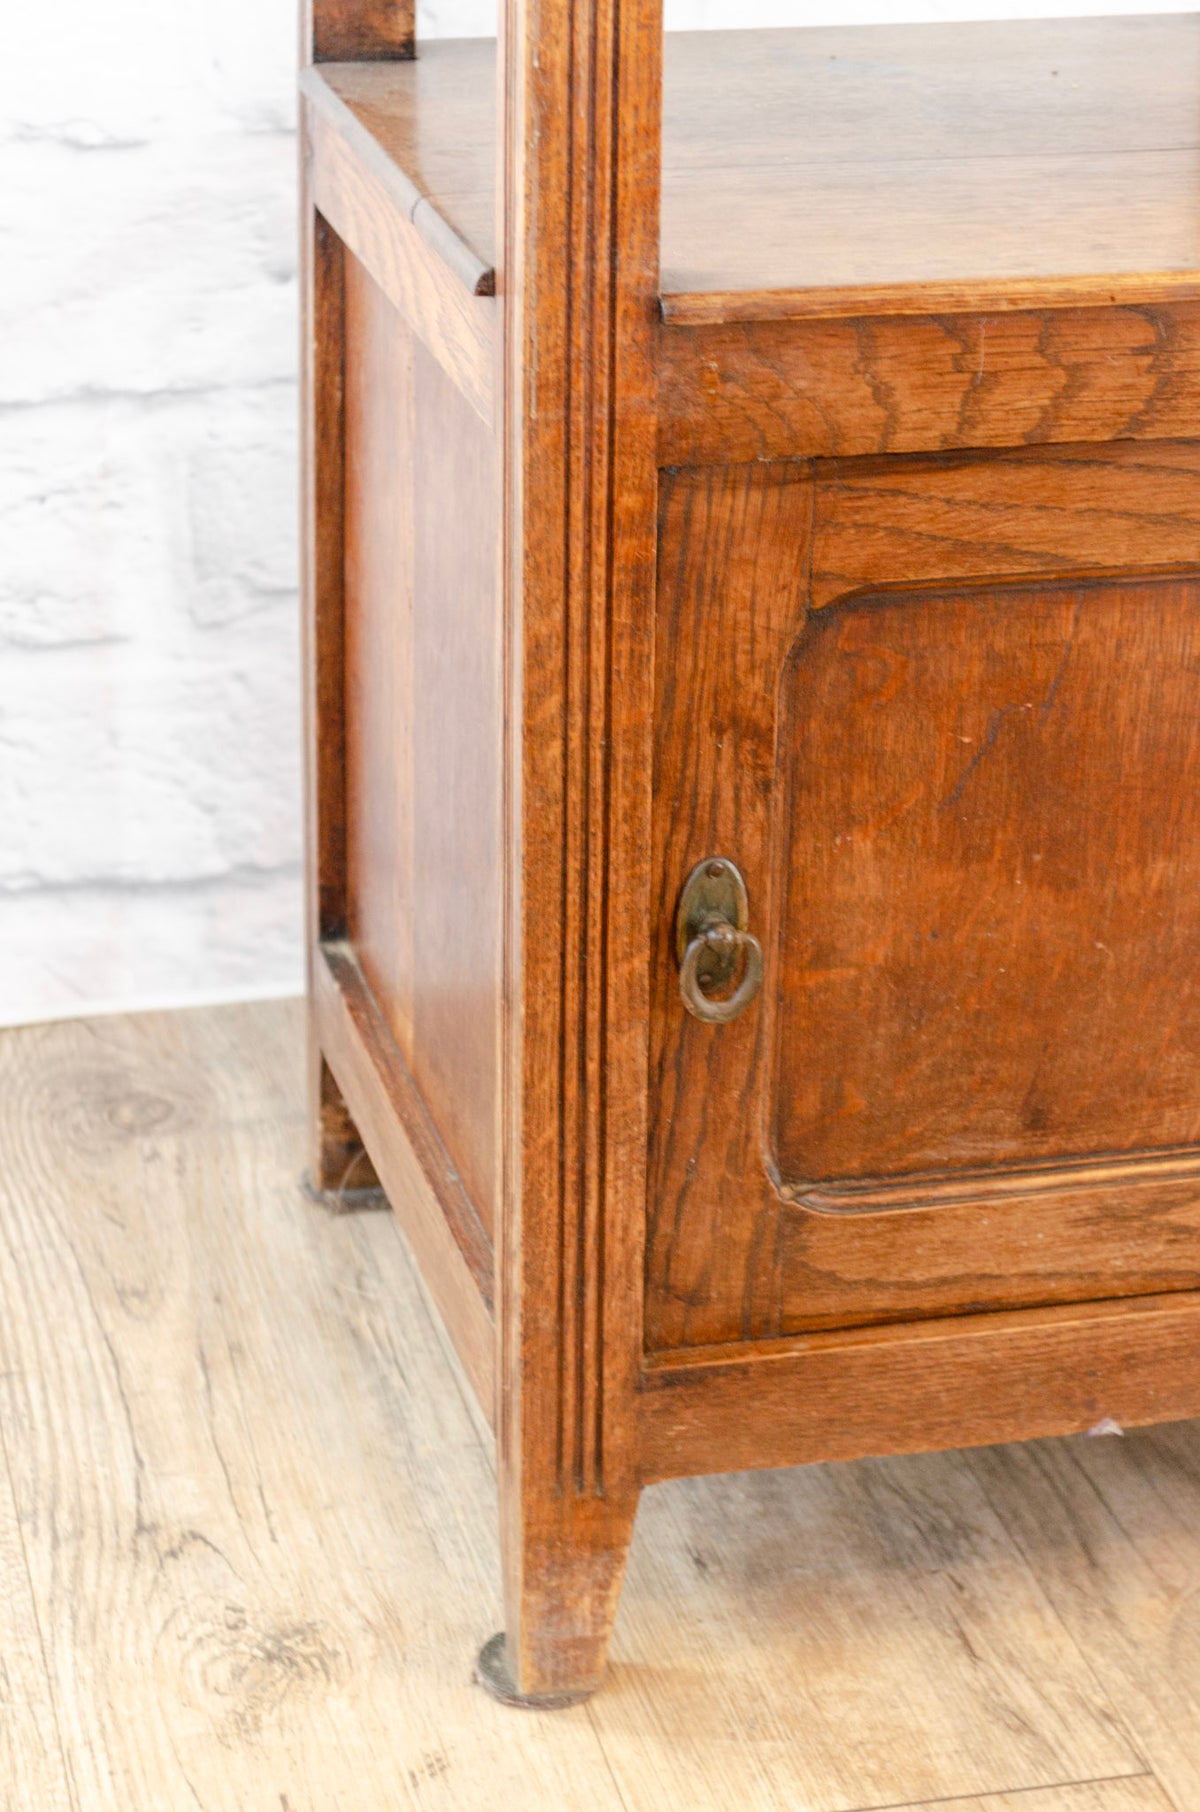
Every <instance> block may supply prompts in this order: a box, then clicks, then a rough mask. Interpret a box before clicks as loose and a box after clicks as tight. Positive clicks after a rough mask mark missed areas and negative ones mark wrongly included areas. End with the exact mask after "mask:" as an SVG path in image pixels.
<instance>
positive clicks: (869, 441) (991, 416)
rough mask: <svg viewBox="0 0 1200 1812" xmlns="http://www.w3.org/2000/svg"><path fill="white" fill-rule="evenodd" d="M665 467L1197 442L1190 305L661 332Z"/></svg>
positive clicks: (1198, 338) (973, 311) (1198, 333)
mask: <svg viewBox="0 0 1200 1812" xmlns="http://www.w3.org/2000/svg"><path fill="white" fill-rule="evenodd" d="M658 366H659V427H658V444H659V457H660V459H661V461H662V463H663V464H664V465H706V464H710V463H711V464H719V463H720V462H722V461H725V460H728V461H729V462H730V463H737V462H740V461H745V460H750V459H772V458H777V459H784V458H797V457H801V456H811V457H817V458H820V457H837V456H843V455H844V456H850V455H860V454H871V453H924V452H938V451H940V450H942V449H943V448H955V447H1017V446H1032V445H1037V444H1038V443H1041V442H1070V441H1104V440H1154V439H1169V438H1181V439H1183V438H1188V437H1195V436H1196V435H1200V400H1198V399H1200V306H1197V305H1196V304H1195V303H1190V302H1179V303H1175V304H1173V305H1171V306H1167V305H1164V304H1154V303H1150V302H1148V301H1146V300H1145V299H1144V298H1142V299H1140V300H1139V302H1138V304H1137V305H1136V306H1129V307H1114V306H1105V307H1100V306H1097V307H1093V308H1061V309H1042V310H1037V309H1024V310H1022V309H1018V310H1015V311H1014V312H1012V313H1011V314H1005V313H997V312H995V311H993V312H991V313H980V312H979V311H978V308H971V307H968V308H966V309H965V310H964V311H963V312H961V313H958V314H953V315H950V314H947V315H933V314H929V313H927V312H924V310H922V312H920V313H915V314H913V315H911V316H908V317H904V318H892V319H889V318H886V317H869V316H859V317H858V318H856V319H850V320H828V321H820V320H800V321H770V320H758V321H741V322H735V323H733V324H732V325H720V324H718V325H716V326H709V327H682V326H675V325H666V326H663V327H662V328H661V329H660V331H659V335H658Z"/></svg>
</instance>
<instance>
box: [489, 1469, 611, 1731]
mask: <svg viewBox="0 0 1200 1812" xmlns="http://www.w3.org/2000/svg"><path fill="white" fill-rule="evenodd" d="M636 1511H637V1494H636V1493H632V1494H629V1493H627V1494H623V1495H622V1496H621V1497H620V1498H619V1499H618V1500H617V1501H615V1502H614V1501H613V1500H612V1499H610V1498H607V1497H599V1496H593V1497H586V1498H585V1497H583V1496H580V1495H577V1494H575V1493H574V1492H571V1493H569V1494H567V1495H565V1496H562V1497H558V1496H552V1497H551V1498H550V1500H549V1501H548V1502H546V1503H544V1504H541V1505H539V1504H538V1503H537V1501H536V1498H535V1501H534V1502H533V1503H528V1502H527V1503H526V1504H525V1505H524V1506H520V1505H517V1506H515V1507H514V1508H513V1510H512V1513H511V1514H510V1515H509V1516H508V1517H506V1518H505V1519H504V1524H503V1527H502V1539H503V1542H504V1547H505V1555H504V1561H505V1628H504V1630H503V1631H502V1632H500V1633H499V1634H497V1635H495V1636H493V1637H492V1638H491V1640H490V1641H489V1642H487V1643H485V1644H484V1646H483V1648H482V1650H481V1651H480V1655H479V1659H478V1661H477V1663H476V1670H475V1677H476V1679H477V1680H478V1681H479V1684H480V1685H481V1686H483V1687H485V1688H486V1689H487V1691H488V1692H490V1693H491V1694H492V1695H493V1697H494V1698H497V1699H500V1700H501V1701H502V1702H503V1703H504V1704H507V1705H520V1706H528V1707H530V1708H532V1709H540V1710H556V1709H559V1708H561V1707H565V1706H568V1705H577V1704H579V1703H580V1701H581V1700H583V1699H586V1698H589V1697H590V1696H591V1694H592V1693H594V1692H595V1691H596V1689H597V1687H598V1686H599V1685H600V1684H601V1682H602V1681H603V1679H604V1672H605V1666H606V1663H607V1659H608V1647H609V1639H610V1637H611V1635H612V1630H613V1624H614V1622H615V1620H616V1615H617V1604H618V1600H619V1598H620V1592H621V1582H622V1580H623V1578H624V1575H625V1561H626V1557H627V1555H628V1553H629V1544H630V1541H631V1540H632V1537H633V1524H634V1518H635V1515H636Z"/></svg>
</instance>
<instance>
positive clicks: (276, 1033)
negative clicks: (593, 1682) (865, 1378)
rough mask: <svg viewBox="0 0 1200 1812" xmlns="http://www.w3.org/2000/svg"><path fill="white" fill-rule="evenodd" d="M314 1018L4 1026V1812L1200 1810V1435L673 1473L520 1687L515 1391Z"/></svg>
mask: <svg viewBox="0 0 1200 1812" xmlns="http://www.w3.org/2000/svg"><path fill="white" fill-rule="evenodd" d="M301 1047H302V1017H301V1012H300V1008H299V1006H298V1005H297V1004H294V1003H282V1004H278V1003H275V1004H270V1005H263V1006H254V1007H245V1006H238V1007H226V1008H220V1009H213V1010H206V1011H201V1012H190V1013H173V1014H158V1015H148V1016H145V1017H140V1018H128V1019H115V1018H114V1019H97V1020H93V1021H78V1022H76V1023H73V1024H56V1025H50V1026H38V1027H31V1028H27V1029H24V1030H20V1031H15V1032H6V1033H3V1034H0V1140H2V1141H3V1154H2V1155H3V1165H2V1169H3V1183H2V1185H0V1443H2V1447H3V1458H4V1461H5V1465H4V1468H3V1469H2V1470H0V1593H2V1602H3V1624H2V1642H0V1807H2V1808H4V1812H60V1809H61V1812H65V1809H67V1808H71V1809H73V1812H102V1809H104V1812H108V1809H109V1808H112V1809H113V1812H118V1809H119V1812H185V1809H186V1808H197V1807H199V1808H203V1812H243V1809H244V1812H368V1809H370V1812H379V1809H382V1808H415V1807H421V1808H434V1809H436V1812H484V1809H485V1808H486V1809H487V1812H510V1809H511V1812H518V1809H519V1812H549V1809H551V1808H552V1809H554V1812H562V1809H564V1808H568V1809H569V1812H609V1809H610V1808H611V1809H613V1812H708V1809H709V1808H712V1809H714V1812H715V1809H717V1808H720V1812H727V1809H728V1808H730V1807H735V1806H736V1807H738V1808H746V1809H749V1812H759V1809H760V1808H761V1809H763V1812H767V1809H770V1812H775V1809H779V1812H851V1808H871V1809H872V1812H878V1809H880V1808H884V1807H887V1808H899V1807H907V1808H910V1809H911V1812H922V1809H926V1808H930V1807H934V1806H937V1807H939V1808H940V1809H941V1812H1170V1809H1172V1808H1173V1809H1174V1812H1198V1809H1200V1426H1197V1425H1191V1424H1187V1425H1178V1426H1173V1427H1168V1428H1162V1429H1157V1430H1151V1431H1143V1432H1141V1433H1138V1434H1135V1435H1130V1436H1127V1437H1125V1438H1124V1439H1120V1440H1118V1439H1101V1440H1091V1441H1089V1440H1084V1439H1077V1440H1066V1441H1043V1442H1039V1443H1036V1444H1032V1445H1029V1446H1025V1447H1008V1448H995V1449H987V1450H982V1451H976V1452H973V1453H951V1454H940V1455H930V1456H923V1457H917V1458H907V1459H897V1460H886V1461H868V1462H862V1463H859V1464H857V1465H852V1466H849V1465H841V1466H827V1467H809V1468H806V1469H803V1470H797V1471H792V1472H775V1473H761V1474H754V1475H743V1476H727V1477H723V1478H717V1479H707V1480H702V1481H696V1482H691V1481H685V1482H683V1483H675V1484H670V1485H660V1486H656V1487H655V1488H654V1489H653V1490H651V1491H649V1492H647V1493H646V1495H645V1497H644V1500H643V1505H642V1510H641V1513H640V1517H639V1523H638V1530H637V1535H636V1538H635V1543H634V1554H633V1559H632V1562H631V1566H630V1573H629V1578H628V1581H627V1584H626V1587H625V1595H624V1600H623V1605H622V1611H621V1617H620V1621H619V1624H618V1632H617V1638H616V1644H615V1657H614V1664H613V1670H612V1676H611V1680H610V1683H609V1685H608V1687H607V1688H606V1690H605V1691H604V1692H603V1693H602V1694H601V1695H600V1696H599V1697H597V1698H596V1699H595V1700H593V1701H592V1703H591V1704H590V1705H587V1706H583V1707H579V1708H577V1709H575V1710H573V1711H568V1712H558V1713H530V1712H516V1711H509V1710H505V1709H503V1708H502V1707H500V1706H497V1705H495V1704H494V1703H493V1702H492V1701H491V1700H489V1699H488V1698H486V1697H485V1696H484V1695H483V1693H481V1692H480V1691H479V1689H478V1688H476V1687H473V1686H472V1685H471V1683H470V1673H471V1663H472V1660H473V1657H474V1654H475V1651H476V1649H477V1648H478V1646H479V1644H480V1642H481V1641H482V1640H483V1639H484V1638H486V1637H487V1636H488V1635H490V1634H491V1632H492V1631H493V1630H494V1629H496V1628H497V1627H498V1625H499V1623H500V1610H499V1603H498V1594H497V1578H498V1560H497V1552H496V1536H495V1514H496V1512H495V1484H494V1477H493V1469H492V1457H491V1453H490V1449H489V1444H488V1440H487V1438H486V1435H485V1431H484V1430H483V1427H482V1424H481V1420H480V1417H479V1415H478V1412H477V1411H476V1410H475V1409H474V1407H473V1406H472V1405H471V1404H470V1402H469V1400H468V1397H467V1395H466V1392H465V1389H464V1386H463V1384H462V1382H461V1380H460V1377H459V1375H458V1373H457V1371H456V1369H455V1366H454V1364H453V1361H452V1360H451V1358H450V1356H449V1354H448V1352H447V1350H446V1347H445V1345H444V1342H443V1340H442V1338H441V1337H440V1336H439V1334H438V1332H437V1330H436V1329H435V1327H434V1325H433V1323H432V1322H431V1320H430V1317H429V1314H428V1311H427V1309H426V1306H425V1302H424V1299H423V1297H422V1294H421V1291H420V1288H419V1285H418V1283H417V1281H416V1279H415V1277H414V1274H413V1271H412V1268H411V1266H410V1264H409V1260H408V1257H407V1254H406V1251H405V1248H404V1245H403V1242H402V1240H401V1237H400V1234H399V1231H398V1229H397V1227H396V1225H395V1223H394V1221H393V1220H392V1218H391V1216H390V1215H387V1214H382V1213H374V1214H358V1215H350V1216H345V1217H341V1218H337V1217H332V1216H329V1215H327V1214H326V1213H325V1212H324V1211H323V1210H321V1209H319V1208H317V1207H316V1206H314V1205H313V1204H312V1203H310V1202H309V1201H307V1200H306V1199H305V1197H304V1196H303V1195H302V1193H301V1191H300V1188H299V1183H298V1176H299V1172H300V1168H301V1162H302V1158H301V1153H302V1127H301V1119H300V1112H301Z"/></svg>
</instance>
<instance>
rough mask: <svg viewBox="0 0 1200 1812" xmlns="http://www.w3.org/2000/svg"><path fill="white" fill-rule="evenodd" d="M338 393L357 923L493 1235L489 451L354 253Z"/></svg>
mask: <svg viewBox="0 0 1200 1812" xmlns="http://www.w3.org/2000/svg"><path fill="white" fill-rule="evenodd" d="M345 388H346V473H345V555H344V560H345V582H344V584H345V607H344V615H345V660H344V667H345V685H346V720H347V734H346V762H345V766H346V815H347V839H346V862H347V867H346V876H347V880H346V894H347V903H346V911H347V925H348V929H349V936H350V938H351V940H352V942H353V943H354V946H355V949H356V951H357V953H358V958H359V961H360V962H361V964H362V968H363V972H364V974H365V975H366V977H367V979H368V981H369V983H370V985H371V988H372V990H373V992H374V994H375V998H376V1000H377V1001H378V1003H379V1006H380V1009H381V1011H382V1013H383V1015H384V1017H385V1019H386V1020H387V1023H388V1025H389V1027H390V1029H391V1032H392V1035H393V1037H394V1038H395V1039H396V1042H397V1044H398V1045H399V1047H400V1049H401V1051H402V1052H403V1054H404V1059H405V1062H406V1063H407V1065H408V1067H409V1069H410V1071H411V1072H412V1077H413V1080H414V1082H415V1084H416V1086H417V1088H418V1089H419V1090H420V1092H421V1095H422V1096H423V1098H424V1100H425V1101H426V1103H427V1105H428V1108H429V1111H430V1113H431V1114H432V1115H433V1118H434V1120H435V1121H436V1123H437V1125H438V1127H439V1129H440V1133H441V1137H442V1138H443V1140H444V1141H445V1144H446V1148H447V1150H448V1151H449V1153H450V1156H451V1158H452V1159H453V1162H454V1165H455V1167H456V1169H457V1170H458V1173H459V1175H460V1176H461V1178H462V1182H463V1185H464V1187H465V1189H466V1192H467V1194H468V1196H469V1197H470V1199H471V1201H472V1203H473V1204H474V1206H475V1213H476V1214H478V1216H479V1218H480V1219H481V1220H482V1222H483V1224H484V1226H485V1227H486V1228H487V1229H488V1230H489V1231H490V1230H491V1228H492V1227H493V1225H494V1222H495V1214H496V1202H497V1198H498V1194H499V1187H500V1177H499V1172H500V1151H499V1114H500V1108H499V1095H500V1079H499V1043H500V997H501V988H502V975H501V954H500V933H501V926H502V921H503V897H502V885H501V872H500V870H501V851H500V844H501V829H502V810H501V780H502V766H501V751H502V742H503V692H502V678H501V631H500V609H499V601H498V595H497V592H498V587H497V578H496V568H497V561H498V534H499V523H498V517H499V477H498V473H497V460H496V450H495V446H494V442H493V439H492V437H491V435H490V434H489V433H488V430H487V429H486V428H485V427H484V426H483V424H482V423H481V422H480V421H479V419H478V417H477V416H476V415H475V414H474V413H473V411H472V410H471V409H470V408H469V407H468V405H467V403H466V401H465V399H464V398H463V397H462V395H461V394H460V392H459V391H458V390H456V389H455V387H454V385H453V384H452V383H451V382H450V380H449V379H448V377H447V376H446V374H445V372H444V371H443V369H442V367H441V366H440V365H439V364H438V362H437V360H436V359H434V358H433V357H432V355H431V354H430V353H429V352H428V351H427V350H426V348H425V346H424V344H423V342H422V341H421V340H420V339H419V338H418V337H417V336H416V335H415V334H414V333H413V332H412V331H411V330H410V328H409V327H408V326H407V324H406V322H405V321H404V319H403V317H402V316H401V315H400V314H399V313H398V312H397V310H395V309H394V308H393V307H392V305H391V304H390V303H389V301H388V300H387V297H386V296H385V295H384V294H383V292H382V290H381V289H380V288H379V286H378V285H377V284H376V283H375V282H374V281H373V280H372V278H371V277H370V276H369V275H368V274H367V272H366V271H365V270H364V269H363V267H362V266H361V265H360V264H359V263H358V262H357V260H355V259H349V260H348V261H347V267H346V353H345Z"/></svg>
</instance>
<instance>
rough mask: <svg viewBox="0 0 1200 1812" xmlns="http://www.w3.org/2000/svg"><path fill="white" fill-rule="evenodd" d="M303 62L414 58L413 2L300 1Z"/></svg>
mask: <svg viewBox="0 0 1200 1812" xmlns="http://www.w3.org/2000/svg"><path fill="white" fill-rule="evenodd" d="M303 11H304V23H303V27H302V34H303V45H304V49H305V50H306V52H307V55H306V57H305V61H312V62H315V63H324V62H329V61H333V60H336V59H338V58H342V57H376V58H383V59H388V58H395V59H400V60H407V59H408V58H410V57H414V56H415V55H416V50H417V44H416V6H415V3H414V0H303Z"/></svg>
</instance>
